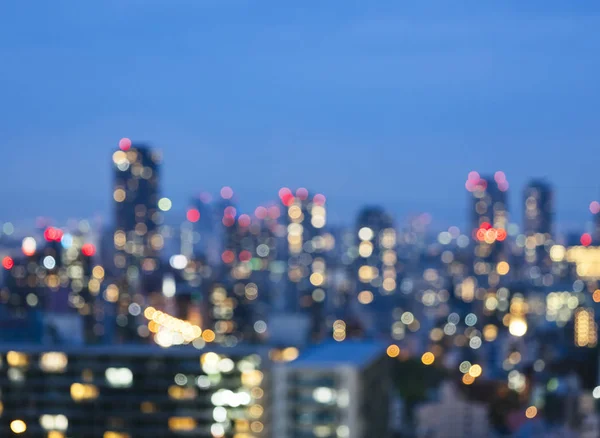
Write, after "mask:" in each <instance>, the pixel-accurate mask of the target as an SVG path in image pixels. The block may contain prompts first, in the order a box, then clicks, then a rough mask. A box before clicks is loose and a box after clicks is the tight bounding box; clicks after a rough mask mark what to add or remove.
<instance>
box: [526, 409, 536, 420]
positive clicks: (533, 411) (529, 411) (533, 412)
mask: <svg viewBox="0 0 600 438" xmlns="http://www.w3.org/2000/svg"><path fill="white" fill-rule="evenodd" d="M537 412H538V410H537V408H536V407H535V406H529V407H528V408H527V409H526V410H525V416H526V417H527V418H529V419H531V418H535V416H536V415H537Z"/></svg>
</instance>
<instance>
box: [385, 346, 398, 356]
mask: <svg viewBox="0 0 600 438" xmlns="http://www.w3.org/2000/svg"><path fill="white" fill-rule="evenodd" d="M399 354H400V348H399V347H398V346H397V345H395V344H392V345H390V346H389V347H388V348H387V355H388V356H389V357H398V355H399Z"/></svg>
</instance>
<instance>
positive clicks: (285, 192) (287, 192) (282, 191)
mask: <svg viewBox="0 0 600 438" xmlns="http://www.w3.org/2000/svg"><path fill="white" fill-rule="evenodd" d="M291 194H292V191H291V190H290V189H288V188H287V187H282V188H280V189H279V197H280V198H281V199H283V197H284V196H285V195H291Z"/></svg>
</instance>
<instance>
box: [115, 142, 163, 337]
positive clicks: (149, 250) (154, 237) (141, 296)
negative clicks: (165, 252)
mask: <svg viewBox="0 0 600 438" xmlns="http://www.w3.org/2000/svg"><path fill="white" fill-rule="evenodd" d="M112 158H113V165H114V171H115V179H114V189H113V199H114V212H115V232H114V244H115V254H114V267H115V268H116V269H115V272H114V274H116V277H117V279H118V280H117V282H116V283H115V284H111V285H109V286H108V287H109V288H110V290H111V292H110V294H109V295H110V296H111V297H114V300H111V301H113V302H116V303H118V305H117V308H116V312H117V315H116V320H117V325H118V326H119V328H120V332H121V333H122V334H124V337H125V338H130V337H132V336H133V337H135V335H136V334H135V332H136V331H137V329H138V327H139V325H138V324H137V323H136V321H135V319H136V316H137V315H132V314H131V313H130V311H129V309H130V307H129V306H130V305H131V304H133V303H137V304H138V305H143V304H145V303H144V302H143V301H150V302H152V303H153V304H155V305H156V304H157V303H155V302H154V300H156V299H160V297H161V294H160V288H161V285H162V281H161V279H160V275H159V274H160V273H159V253H160V250H161V249H162V247H163V245H164V241H163V237H162V235H161V234H160V232H159V226H160V224H161V222H162V217H161V214H160V211H159V208H158V201H159V163H160V160H161V157H160V154H159V153H158V152H157V151H153V150H151V149H150V148H148V147H147V146H144V145H132V144H131V141H130V140H129V139H122V140H121V141H120V142H119V150H118V151H116V152H115V153H114V154H113V157H112ZM138 301H142V302H141V303H140V302H138Z"/></svg>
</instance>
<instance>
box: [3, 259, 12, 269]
mask: <svg viewBox="0 0 600 438" xmlns="http://www.w3.org/2000/svg"><path fill="white" fill-rule="evenodd" d="M14 265H15V262H14V260H13V259H12V257H9V256H6V257H4V258H3V259H2V267H3V268H4V269H12V267H13V266H14Z"/></svg>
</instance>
